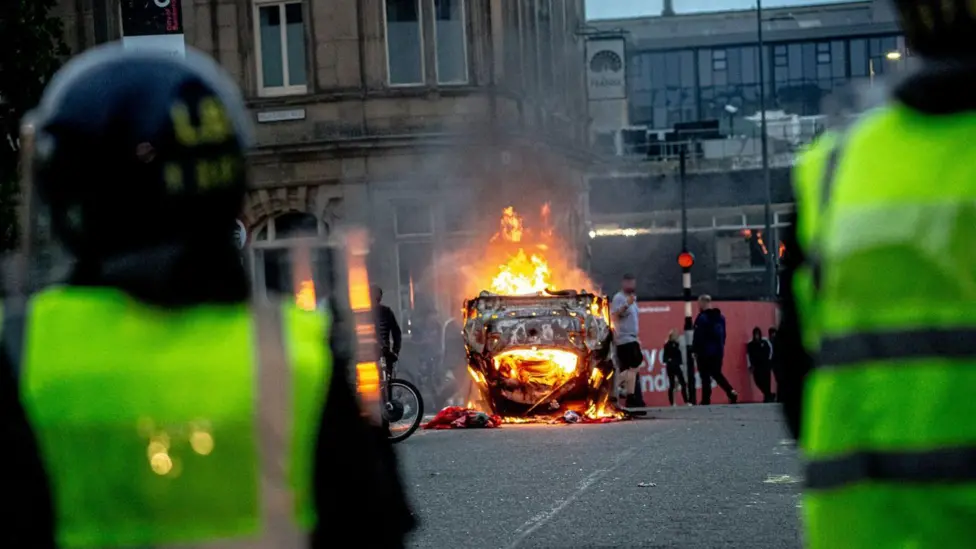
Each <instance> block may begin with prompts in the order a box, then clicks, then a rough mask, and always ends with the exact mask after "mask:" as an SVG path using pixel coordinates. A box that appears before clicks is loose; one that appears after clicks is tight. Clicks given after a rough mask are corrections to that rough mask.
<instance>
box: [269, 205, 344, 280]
mask: <svg viewBox="0 0 976 549" xmlns="http://www.w3.org/2000/svg"><path fill="white" fill-rule="evenodd" d="M328 232H329V228H328V227H327V226H326V225H325V224H324V223H322V222H321V221H319V220H318V218H316V217H315V216H314V215H312V214H309V213H305V212H286V213H283V214H281V215H279V216H277V217H273V218H271V219H269V220H268V221H267V222H266V223H264V224H263V225H261V226H259V227H258V228H257V230H256V231H254V238H253V239H252V241H251V251H252V253H253V254H254V256H253V258H254V262H253V269H254V272H253V273H252V276H253V278H254V283H255V285H256V287H257V288H258V289H259V291H262V292H263V293H264V294H265V296H270V295H288V294H295V293H296V292H298V291H299V290H300V286H301V284H302V282H303V281H308V280H311V281H312V282H313V287H314V288H325V287H326V286H325V284H327V282H328V276H327V275H328V267H329V265H328V257H327V254H325V252H324V251H323V250H317V249H316V250H313V253H312V256H311V257H308V258H305V260H304V261H300V262H299V263H296V262H295V257H294V256H292V253H291V249H290V247H289V245H288V241H289V240H291V239H294V238H307V237H315V236H324V235H327V234H328ZM309 268H310V271H309Z"/></svg>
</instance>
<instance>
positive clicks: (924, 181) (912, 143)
mask: <svg viewBox="0 0 976 549" xmlns="http://www.w3.org/2000/svg"><path fill="white" fill-rule="evenodd" d="M974 135H976V113H965V114H959V115H955V116H926V115H923V114H921V113H918V112H916V111H913V110H911V109H908V108H906V107H904V106H901V105H892V106H889V107H885V108H883V109H880V110H877V111H874V112H871V113H869V114H867V115H865V116H864V117H863V118H862V119H861V120H860V121H859V122H858V123H857V124H855V125H854V126H853V127H852V128H850V129H849V130H848V131H847V132H845V133H844V134H842V135H836V136H826V137H825V138H824V139H823V140H822V141H821V142H820V143H818V144H817V145H816V146H815V147H814V148H813V149H812V150H811V151H809V153H808V154H807V155H805V157H804V158H803V161H802V162H801V164H800V166H799V167H798V168H797V172H796V196H797V208H798V214H799V215H798V226H797V239H798V242H799V245H800V247H801V248H802V250H803V252H804V253H805V255H806V256H807V257H808V258H809V259H810V261H808V264H807V265H805V266H803V267H802V268H801V269H800V270H799V271H798V272H797V274H796V278H795V281H794V286H795V294H796V299H797V307H798V311H799V315H800V323H801V327H802V330H803V339H804V346H805V347H806V349H807V350H808V351H810V353H811V355H812V356H814V357H815V368H814V370H813V371H812V372H811V374H810V377H809V379H808V381H807V385H806V387H805V394H804V413H803V425H802V432H801V440H800V445H801V448H802V449H803V452H804V454H805V458H806V459H807V460H808V465H807V471H806V480H807V484H808V486H807V490H806V494H805V498H804V503H803V514H804V515H805V520H806V535H807V542H808V545H809V547H811V548H814V549H838V548H871V549H883V548H889V547H897V548H912V549H927V548H932V549H934V548H940V549H941V548H948V547H953V548H956V547H974V546H976V395H974V393H973V391H974V389H976V141H974V140H973V136H974ZM787 366H789V365H787Z"/></svg>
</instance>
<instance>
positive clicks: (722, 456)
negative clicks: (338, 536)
mask: <svg viewBox="0 0 976 549" xmlns="http://www.w3.org/2000/svg"><path fill="white" fill-rule="evenodd" d="M786 438H787V435H786V431H785V428H784V426H783V423H782V421H781V420H780V417H779V410H778V408H777V407H776V406H774V405H757V404H753V405H739V406H713V407H696V408H687V407H685V408H671V409H663V410H652V411H651V419H643V420H636V421H628V422H621V423H616V424H609V425H559V426H548V425H546V426H544V425H505V426H504V427H502V428H500V429H494V430H468V431H421V432H420V433H418V434H417V435H415V436H414V437H413V438H411V439H409V440H407V441H406V442H404V443H402V444H400V445H398V450H399V452H400V456H401V460H402V469H403V473H404V475H405V477H406V482H407V485H408V489H409V490H410V495H411V498H412V500H413V502H414V505H415V508H416V510H417V512H418V514H419V515H420V519H421V521H422V523H423V524H422V526H421V528H420V529H419V530H418V531H417V532H416V533H415V534H414V536H413V537H412V539H411V541H410V547H414V548H418V549H421V548H422V549H453V548H463V549H481V548H484V549H516V548H526V549H528V548H553V549H555V548H560V549H570V548H579V549H583V548H628V549H632V548H633V549H638V548H646V549H659V548H695V549H713V548H714V549H729V548H739V547H741V548H750V549H751V548H771V549H793V548H799V547H800V538H799V523H798V513H799V511H800V509H799V504H800V503H799V501H800V500H799V490H800V480H801V479H800V478H799V475H800V473H799V465H798V462H797V456H796V451H795V449H794V448H793V445H792V444H791V443H790V441H788V440H786Z"/></svg>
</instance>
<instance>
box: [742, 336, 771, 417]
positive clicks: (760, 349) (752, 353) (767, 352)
mask: <svg viewBox="0 0 976 549" xmlns="http://www.w3.org/2000/svg"><path fill="white" fill-rule="evenodd" d="M771 356H772V349H771V347H770V345H769V342H768V341H766V340H765V339H764V338H763V334H762V329H760V328H759V326H756V327H755V328H753V329H752V340H751V341H749V343H748V344H746V359H747V360H748V362H749V371H750V372H752V379H753V381H755V382H756V387H758V388H759V390H760V391H761V392H762V394H763V402H773V400H774V398H775V397H774V396H773V393H772V392H771V390H770V385H769V383H770V379H769V374H770V370H771V364H770V357H771Z"/></svg>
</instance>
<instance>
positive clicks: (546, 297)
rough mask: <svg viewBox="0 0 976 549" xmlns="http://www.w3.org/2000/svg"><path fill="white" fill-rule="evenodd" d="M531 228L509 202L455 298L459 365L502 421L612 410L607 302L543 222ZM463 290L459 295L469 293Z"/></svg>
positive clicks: (545, 212) (593, 415) (600, 415)
mask: <svg viewBox="0 0 976 549" xmlns="http://www.w3.org/2000/svg"><path fill="white" fill-rule="evenodd" d="M549 214H550V209H549V205H548V204H546V205H545V206H543V208H542V211H541V215H540V222H541V223H540V224H541V230H539V231H532V230H530V229H529V228H528V227H525V226H524V224H523V220H522V217H521V216H520V215H519V214H518V213H517V212H515V209H514V208H512V207H508V208H505V209H504V210H503V212H502V217H501V223H500V225H501V226H500V229H499V232H498V233H497V234H496V235H495V236H494V237H493V238H492V239H491V242H490V243H489V246H488V247H487V248H486V250H485V252H484V255H485V267H484V268H483V269H482V270H481V271H480V272H482V273H488V276H477V277H472V279H473V280H475V282H476V283H478V282H479V281H480V284H482V286H481V288H484V289H479V290H476V291H477V297H474V298H472V299H468V300H467V301H465V303H464V309H463V312H464V317H463V328H462V333H463V336H464V344H465V351H466V356H467V363H468V372H469V373H470V374H471V377H472V378H473V379H474V382H475V384H476V386H477V387H478V390H479V391H480V393H481V397H482V400H483V401H484V404H485V405H486V406H487V407H488V408H489V409H490V411H491V412H492V413H493V414H496V415H499V416H501V417H503V418H505V419H506V420H508V421H520V420H524V419H526V418H529V417H539V416H542V417H545V416H555V415H563V414H566V412H569V411H572V412H575V413H576V414H579V415H580V416H583V417H585V418H588V419H590V420H596V419H605V418H614V417H621V415H622V414H621V413H620V412H619V411H617V409H616V405H615V403H614V402H612V400H613V399H611V398H610V397H611V393H612V392H613V382H612V381H611V380H612V378H613V373H614V368H613V362H612V360H611V358H610V347H611V342H612V335H611V326H610V317H609V304H608V302H607V298H606V296H602V295H599V294H598V293H591V292H587V291H585V290H580V291H576V290H564V291H556V290H553V289H552V288H558V287H564V288H573V287H577V288H579V287H592V282H590V281H589V280H588V278H587V277H586V276H585V273H582V272H581V271H579V269H576V268H575V267H574V266H573V260H572V252H571V247H569V246H565V245H563V243H562V242H560V240H559V238H558V236H557V234H556V232H555V231H554V230H553V228H552V227H551V226H550V225H549ZM474 293H475V291H472V292H471V293H470V294H469V295H471V294H474Z"/></svg>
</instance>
